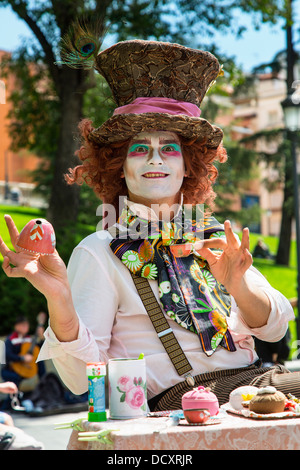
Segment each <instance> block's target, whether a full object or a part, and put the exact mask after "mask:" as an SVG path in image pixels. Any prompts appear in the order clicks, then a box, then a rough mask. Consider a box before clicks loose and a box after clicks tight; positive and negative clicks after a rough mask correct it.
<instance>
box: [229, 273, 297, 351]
mask: <svg viewBox="0 0 300 470" xmlns="http://www.w3.org/2000/svg"><path fill="white" fill-rule="evenodd" d="M246 276H247V280H248V281H249V282H250V283H251V284H252V285H255V286H256V287H257V289H262V290H263V291H264V292H265V293H266V295H267V296H268V298H269V301H270V304H271V311H270V315H269V318H268V321H267V323H266V325H264V326H262V327H260V328H250V327H249V326H248V325H247V324H246V322H245V320H244V319H243V317H242V315H241V312H240V310H239V308H238V305H237V304H236V302H235V300H234V299H233V298H232V313H231V315H230V317H229V319H228V326H229V328H230V329H231V330H233V331H235V332H236V333H239V334H245V335H251V336H255V337H256V338H258V339H260V340H262V341H268V342H275V341H279V340H280V339H281V338H283V336H284V335H285V333H286V330H287V328H288V322H289V321H291V320H293V319H294V318H295V315H294V311H293V308H292V306H291V304H290V302H289V301H288V299H287V298H286V297H284V295H282V294H281V292H279V291H278V290H276V289H274V288H273V287H272V286H271V285H270V284H269V282H268V281H267V280H266V278H265V277H264V276H263V275H262V274H261V273H260V272H259V271H258V270H257V269H256V268H254V267H253V266H252V267H251V268H250V269H249V270H248V271H247V273H246Z"/></svg>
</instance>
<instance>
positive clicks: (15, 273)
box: [2, 256, 21, 277]
mask: <svg viewBox="0 0 300 470" xmlns="http://www.w3.org/2000/svg"><path fill="white" fill-rule="evenodd" d="M11 264H12V263H11V260H10V259H9V257H8V256H4V258H3V263H2V269H3V271H4V272H5V274H6V275H7V277H21V274H20V272H19V271H20V270H19V269H18V268H16V267H14V266H11Z"/></svg>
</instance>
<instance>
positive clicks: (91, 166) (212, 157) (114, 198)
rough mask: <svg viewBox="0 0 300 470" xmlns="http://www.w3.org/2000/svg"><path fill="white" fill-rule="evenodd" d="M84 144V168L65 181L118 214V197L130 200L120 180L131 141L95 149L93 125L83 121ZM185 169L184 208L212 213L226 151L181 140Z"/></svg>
mask: <svg viewBox="0 0 300 470" xmlns="http://www.w3.org/2000/svg"><path fill="white" fill-rule="evenodd" d="M79 130H80V133H81V136H82V138H83V144H82V146H81V148H80V149H79V150H78V151H77V155H78V157H79V159H80V160H81V161H82V165H78V166H76V167H75V168H73V169H69V174H67V175H65V179H66V181H67V182H68V183H69V184H73V183H77V184H82V183H84V182H85V183H86V184H88V185H89V186H90V187H91V188H93V190H94V192H95V193H96V195H97V196H98V197H99V198H100V199H101V200H102V202H104V203H106V204H112V205H113V206H114V207H115V208H116V210H118V209H119V208H118V203H119V196H127V195H128V190H127V186H126V182H125V179H124V178H121V174H122V170H123V165H124V161H125V159H126V156H127V150H128V146H129V142H130V141H129V140H127V141H126V142H124V141H123V142H120V143H118V144H110V145H109V146H108V145H107V146H106V145H96V144H94V143H92V142H90V141H89V140H88V136H89V133H90V132H91V131H92V130H93V127H92V122H91V121H90V120H89V119H83V120H82V121H81V122H80V124H79ZM178 137H179V139H180V143H181V149H182V154H183V158H184V161H185V166H186V174H187V176H186V177H185V178H184V181H183V185H182V188H181V191H182V193H183V203H184V204H206V205H207V206H208V207H209V208H210V209H212V208H213V202H214V199H215V197H216V194H215V192H214V191H213V188H212V185H213V183H214V182H215V180H216V178H217V176H218V170H217V168H216V167H215V166H214V164H213V163H214V162H215V161H219V162H221V163H224V162H225V161H226V160H227V153H226V150H225V149H224V147H223V146H222V145H219V147H218V148H217V149H210V148H207V146H206V145H205V142H203V141H199V140H192V141H188V140H185V139H183V138H182V137H181V136H178Z"/></svg>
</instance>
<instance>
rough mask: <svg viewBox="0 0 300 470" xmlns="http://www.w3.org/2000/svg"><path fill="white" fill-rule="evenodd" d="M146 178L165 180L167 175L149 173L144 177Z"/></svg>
mask: <svg viewBox="0 0 300 470" xmlns="http://www.w3.org/2000/svg"><path fill="white" fill-rule="evenodd" d="M143 176H144V177H145V178H165V177H166V176H167V175H164V174H162V173H147V174H146V175H143Z"/></svg>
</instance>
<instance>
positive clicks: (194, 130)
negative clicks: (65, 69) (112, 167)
mask: <svg viewBox="0 0 300 470" xmlns="http://www.w3.org/2000/svg"><path fill="white" fill-rule="evenodd" d="M151 130H157V131H170V132H174V133H175V134H178V135H181V136H182V137H184V138H186V139H197V140H198V139H201V140H202V139H204V138H206V139H207V146H208V147H209V148H217V147H218V146H219V145H220V143H221V142H222V139H223V131H222V130H221V129H220V128H219V127H217V126H213V125H212V124H210V123H209V122H208V121H206V120H205V119H202V118H198V117H190V116H185V115H183V114H180V115H179V114H176V115H172V114H166V113H143V114H138V115H137V114H117V115H115V116H113V117H111V118H110V119H108V120H107V121H106V122H105V123H104V124H102V126H100V127H98V128H97V129H94V130H93V131H92V132H91V133H90V134H89V137H88V138H89V140H90V141H91V142H93V143H95V144H100V145H101V144H102V145H109V144H112V143H116V142H122V141H126V140H128V139H130V138H132V137H133V136H134V135H136V134H139V133H140V132H144V131H151Z"/></svg>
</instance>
